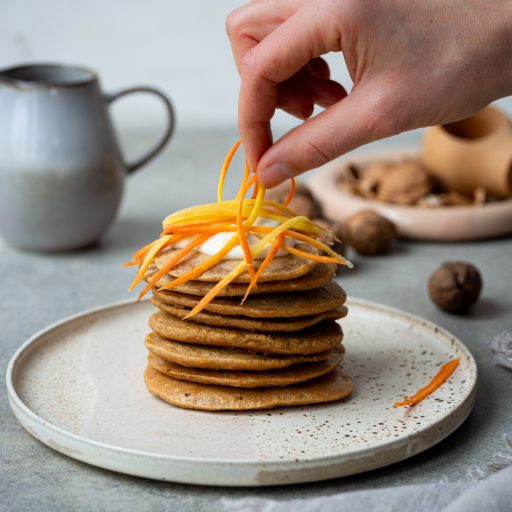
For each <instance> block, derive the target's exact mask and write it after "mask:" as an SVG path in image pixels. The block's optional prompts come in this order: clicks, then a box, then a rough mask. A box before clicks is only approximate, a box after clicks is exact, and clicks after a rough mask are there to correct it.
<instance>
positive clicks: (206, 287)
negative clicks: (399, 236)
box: [145, 263, 336, 297]
mask: <svg viewBox="0 0 512 512" xmlns="http://www.w3.org/2000/svg"><path fill="white" fill-rule="evenodd" d="M156 272H157V268H156V266H155V265H151V266H150V267H149V269H148V272H147V274H146V277H145V280H146V281H149V280H150V279H151V278H152V277H153V275H154V274H155V273H156ZM335 272H336V265H334V264H333V263H318V264H317V265H315V266H314V267H313V268H312V269H311V271H310V272H308V273H307V274H304V275H303V276H300V277H296V278H295V279H290V280H288V281H267V282H265V283H260V282H258V285H257V286H255V287H254V288H253V289H252V290H251V295H259V294H262V293H284V292H298V291H304V290H312V289H313V288H319V287H320V286H323V285H324V284H327V283H328V282H329V281H331V280H332V279H333V278H334V274H335ZM172 280H173V278H172V277H171V276H169V275H168V274H165V275H164V276H163V277H162V278H161V279H160V280H159V281H158V282H157V283H156V287H157V288H159V287H161V286H165V285H166V284H169V283H170V282H171V281H172ZM214 286H215V283H206V282H203V281H187V282H186V283H184V284H180V285H178V286H175V287H174V288H172V290H173V291H176V292H179V293H186V294H188V295H196V296H199V297H204V296H205V295H206V294H207V293H208V292H209V291H211V289H212V288H213V287H214ZM246 290H247V284H244V283H230V284H228V285H227V286H226V287H225V288H223V289H222V290H221V291H220V292H219V293H218V294H217V297H242V296H243V295H245V292H246Z"/></svg>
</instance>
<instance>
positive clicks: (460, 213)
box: [308, 150, 512, 241]
mask: <svg viewBox="0 0 512 512" xmlns="http://www.w3.org/2000/svg"><path fill="white" fill-rule="evenodd" d="M405 156H409V157H411V156H416V157H417V156H418V151H414V150H403V151H387V152H381V153H373V154H366V155H357V156H350V157H346V156H345V157H343V158H338V159H337V160H333V161H332V162H329V163H328V164H326V165H324V166H323V167H321V168H320V169H318V172H317V173H316V174H315V175H314V176H313V177H312V178H311V180H310V181H309V182H308V184H309V185H310V188H311V191H312V193H313V194H314V196H315V197H316V199H317V200H318V201H319V202H320V204H321V205H322V210H323V213H324V214H325V215H326V217H327V218H330V219H332V220H336V221H340V222H344V221H345V220H346V219H348V218H349V217H350V216H351V215H353V214H354V213H357V212H358V211H360V210H368V209H370V210H375V211H378V212H379V213H381V214H382V215H384V216H385V217H387V218H389V219H390V220H392V221H393V222H394V223H395V225H396V227H397V229H398V232H399V234H400V235H401V236H403V237H406V238H413V239H419V240H440V241H441V240H442V241H462V240H480V239H484V238H492V237H497V236H503V235H508V234H510V233H512V199H506V200H502V201H496V202H493V203H488V204H485V205H482V206H457V207H449V208H416V207H411V206H401V205H392V204H386V203H381V202H377V201H370V200H368V199H365V198H362V197H356V196H353V195H351V194H347V193H346V192H343V191H342V190H340V189H339V188H338V187H337V181H338V178H339V176H340V173H341V171H342V169H343V168H344V167H346V166H347V165H348V164H351V163H353V164H361V165H364V164H366V163H368V162H371V161H376V160H400V159H401V158H403V157H405Z"/></svg>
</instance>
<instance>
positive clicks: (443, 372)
mask: <svg viewBox="0 0 512 512" xmlns="http://www.w3.org/2000/svg"><path fill="white" fill-rule="evenodd" d="M459 362H460V360H459V359H452V360H451V361H448V362H447V363H446V364H444V365H443V366H442V367H441V369H440V370H439V372H438V373H437V374H436V375H435V377H434V378H433V379H432V380H431V381H430V382H429V383H428V384H427V385H426V386H425V387H424V388H421V389H420V390H419V391H417V392H416V393H414V395H413V396H411V397H406V398H405V399H404V400H403V401H402V402H395V407H402V406H404V405H414V404H417V403H418V402H421V400H423V399H424V398H426V397H427V396H429V395H430V394H432V393H433V392H434V391H435V390H436V389H437V388H438V387H439V386H441V384H443V383H444V382H445V381H446V380H448V379H449V378H450V376H451V374H452V373H453V372H454V371H455V368H457V366H458V365H459Z"/></svg>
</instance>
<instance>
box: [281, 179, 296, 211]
mask: <svg viewBox="0 0 512 512" xmlns="http://www.w3.org/2000/svg"><path fill="white" fill-rule="evenodd" d="M294 196H295V178H290V193H289V194H288V197H287V198H286V199H285V200H284V201H283V204H284V205H285V206H288V205H289V204H290V203H291V202H292V199H293V197H294Z"/></svg>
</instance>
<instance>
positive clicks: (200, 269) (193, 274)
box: [159, 233, 238, 290]
mask: <svg viewBox="0 0 512 512" xmlns="http://www.w3.org/2000/svg"><path fill="white" fill-rule="evenodd" d="M236 245H238V233H237V234H235V235H234V236H233V237H232V238H231V239H230V240H229V241H228V243H227V244H226V245H225V246H224V247H223V248H222V249H221V250H220V251H218V252H217V253H216V254H215V255H213V256H211V257H210V258H209V259H208V260H207V261H205V262H204V263H202V264H201V265H198V266H197V267H196V268H194V269H192V270H189V271H188V272H186V273H185V274H183V275H181V276H180V277H177V278H176V279H174V280H173V281H171V282H170V283H168V284H166V285H165V286H162V287H161V288H159V290H170V289H171V288H174V287H175V286H178V285H180V284H184V283H187V282H188V281H190V280H191V279H195V278H197V277H199V276H201V275H203V274H204V273H205V272H206V271H207V270H209V269H210V268H212V267H213V266H214V265H216V264H217V263H218V262H219V261H221V260H222V258H224V256H226V254H227V253H228V252H229V251H231V249H233V247H235V246H236Z"/></svg>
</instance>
